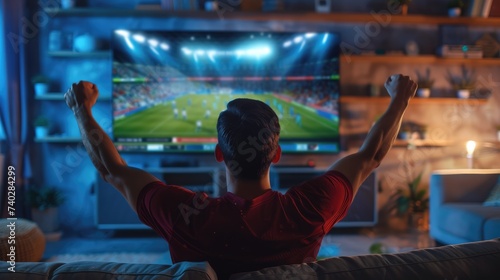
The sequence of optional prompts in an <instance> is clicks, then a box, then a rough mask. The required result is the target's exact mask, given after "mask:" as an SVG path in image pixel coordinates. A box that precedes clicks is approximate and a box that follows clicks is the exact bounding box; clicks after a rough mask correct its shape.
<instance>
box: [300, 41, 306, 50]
mask: <svg viewBox="0 0 500 280" xmlns="http://www.w3.org/2000/svg"><path fill="white" fill-rule="evenodd" d="M305 45H306V41H302V44H301V45H300V48H299V51H301V50H302V49H303V48H304V46H305Z"/></svg>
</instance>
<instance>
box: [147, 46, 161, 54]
mask: <svg viewBox="0 0 500 280" xmlns="http://www.w3.org/2000/svg"><path fill="white" fill-rule="evenodd" d="M149 48H150V49H151V51H152V52H154V53H155V54H157V55H160V53H159V52H158V51H157V50H156V48H154V47H153V46H149Z"/></svg>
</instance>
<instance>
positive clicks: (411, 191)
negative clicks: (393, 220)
mask: <svg viewBox="0 0 500 280" xmlns="http://www.w3.org/2000/svg"><path fill="white" fill-rule="evenodd" d="M422 175H423V172H420V174H418V175H417V176H416V177H415V178H413V179H410V180H408V182H407V188H406V189H399V190H398V191H397V192H396V194H395V196H394V199H393V201H394V202H395V203H394V208H395V210H396V213H397V214H398V215H408V217H409V224H410V228H411V229H416V230H419V231H427V230H428V210H429V196H428V194H427V189H426V188H419V186H420V182H421V180H422Z"/></svg>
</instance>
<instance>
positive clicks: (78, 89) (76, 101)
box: [64, 81, 99, 111]
mask: <svg viewBox="0 0 500 280" xmlns="http://www.w3.org/2000/svg"><path fill="white" fill-rule="evenodd" d="M98 95H99V91H98V90H97V86H96V85H95V84H93V83H91V82H86V81H80V82H79V83H78V84H75V83H74V84H73V85H72V86H71V88H69V89H68V91H67V92H66V94H65V95H64V100H66V104H67V105H68V107H69V108H70V109H71V110H73V111H75V110H77V109H78V108H81V107H83V108H85V109H88V110H90V108H92V106H94V104H95V102H96V101H97V96H98Z"/></svg>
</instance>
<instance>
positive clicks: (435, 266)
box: [230, 239, 500, 280]
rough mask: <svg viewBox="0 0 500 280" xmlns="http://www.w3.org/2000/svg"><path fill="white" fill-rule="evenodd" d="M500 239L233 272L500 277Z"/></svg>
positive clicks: (238, 279) (366, 279) (251, 276)
mask: <svg viewBox="0 0 500 280" xmlns="http://www.w3.org/2000/svg"><path fill="white" fill-rule="evenodd" d="M499 275H500V239H494V240H488V241H480V242H474V243H468V244H461V245H449V246H443V247H437V248H429V249H422V250H416V251H411V252H407V253H399V254H381V255H364V256H355V257H338V258H331V259H325V260H321V261H318V262H314V263H305V264H297V265H283V266H277V267H271V268H265V269H262V270H259V271H254V272H248V273H240V274H235V275H233V276H232V277H231V278H230V280H263V279H297V280H314V279H363V280H370V279H429V280H430V279H450V280H451V279H486V280H487V279H499Z"/></svg>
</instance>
